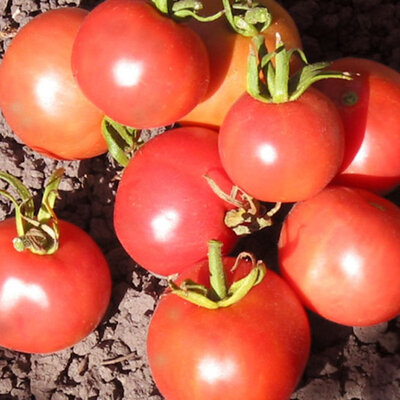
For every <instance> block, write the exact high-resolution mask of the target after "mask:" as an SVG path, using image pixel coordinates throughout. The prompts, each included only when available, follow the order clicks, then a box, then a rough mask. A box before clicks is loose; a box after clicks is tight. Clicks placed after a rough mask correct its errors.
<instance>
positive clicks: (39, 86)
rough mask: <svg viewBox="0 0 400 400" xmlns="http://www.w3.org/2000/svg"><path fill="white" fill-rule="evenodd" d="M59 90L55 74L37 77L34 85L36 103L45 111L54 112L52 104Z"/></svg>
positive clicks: (55, 101) (55, 100)
mask: <svg viewBox="0 0 400 400" xmlns="http://www.w3.org/2000/svg"><path fill="white" fill-rule="evenodd" d="M59 92H60V82H59V81H58V79H57V77H56V76H51V75H46V76H42V77H40V78H39V80H38V81H37V82H36V85H35V96H36V98H37V99H38V104H39V105H40V107H41V108H42V109H43V110H44V111H46V112H47V113H50V114H51V113H52V112H54V105H55V104H56V103H57V98H58V95H59Z"/></svg>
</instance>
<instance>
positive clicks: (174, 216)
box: [151, 210, 180, 242]
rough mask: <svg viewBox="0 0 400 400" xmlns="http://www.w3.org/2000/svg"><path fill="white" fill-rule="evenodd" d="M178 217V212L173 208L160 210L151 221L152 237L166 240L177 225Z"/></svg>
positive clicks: (161, 240) (162, 240)
mask: <svg viewBox="0 0 400 400" xmlns="http://www.w3.org/2000/svg"><path fill="white" fill-rule="evenodd" d="M179 219H180V218H179V214H178V213H177V212H176V211H175V210H162V211H161V213H160V214H158V215H157V216H156V217H155V218H153V220H152V221H151V227H152V228H153V233H154V237H155V238H156V239H157V240H158V241H160V242H166V241H168V240H169V239H170V237H171V235H172V234H173V232H174V230H175V228H176V227H177V226H178V224H179Z"/></svg>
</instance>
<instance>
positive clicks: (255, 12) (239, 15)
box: [222, 0, 272, 37]
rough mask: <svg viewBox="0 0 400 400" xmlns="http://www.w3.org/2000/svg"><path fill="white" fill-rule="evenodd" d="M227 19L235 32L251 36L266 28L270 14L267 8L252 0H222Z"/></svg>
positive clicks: (269, 20)
mask: <svg viewBox="0 0 400 400" xmlns="http://www.w3.org/2000/svg"><path fill="white" fill-rule="evenodd" d="M222 5H223V7H224V13H225V17H226V19H227V21H228V22H229V24H230V25H231V27H232V28H233V30H234V31H235V32H236V33H239V34H240V35H242V36H246V37H252V36H255V35H258V34H259V33H261V32H263V31H265V30H266V29H268V27H269V26H270V25H271V22H272V15H271V13H270V12H269V11H268V9H267V8H266V7H265V6H263V5H261V4H260V3H257V2H255V1H252V0H234V1H233V3H232V4H231V2H230V0H222Z"/></svg>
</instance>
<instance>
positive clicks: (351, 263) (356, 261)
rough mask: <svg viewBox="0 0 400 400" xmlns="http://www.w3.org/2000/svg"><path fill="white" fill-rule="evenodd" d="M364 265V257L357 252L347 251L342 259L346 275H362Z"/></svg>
mask: <svg viewBox="0 0 400 400" xmlns="http://www.w3.org/2000/svg"><path fill="white" fill-rule="evenodd" d="M362 265H363V261H362V258H361V257H360V256H359V255H358V254H355V253H353V252H351V251H348V252H347V253H345V254H344V255H343V257H342V259H341V267H342V269H343V271H344V272H345V273H346V275H348V276H351V277H353V278H357V277H359V276H360V271H361V268H362ZM361 275H362V274H361Z"/></svg>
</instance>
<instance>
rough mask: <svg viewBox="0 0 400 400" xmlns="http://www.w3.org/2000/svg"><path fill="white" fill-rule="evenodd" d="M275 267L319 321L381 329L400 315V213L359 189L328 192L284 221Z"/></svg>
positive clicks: (336, 189) (301, 207) (320, 194)
mask: <svg viewBox="0 0 400 400" xmlns="http://www.w3.org/2000/svg"><path fill="white" fill-rule="evenodd" d="M279 263H280V269H281V272H282V274H283V276H284V277H285V278H286V279H287V280H288V282H290V284H291V285H292V287H293V288H294V289H295V290H296V292H297V293H298V294H299V296H300V298H301V299H302V300H303V302H304V304H305V305H306V306H307V307H309V308H310V309H311V310H313V311H315V312H317V313H318V314H320V315H322V316H323V317H325V318H327V319H329V320H332V321H334V322H336V323H340V324H344V325H350V326H360V325H374V324H378V323H381V322H384V321H388V320H389V319H391V318H394V317H395V316H396V315H398V314H399V313H400V209H399V208H398V207H397V206H396V205H394V204H393V203H391V202H390V201H388V200H386V199H384V198H382V197H380V196H378V195H376V194H374V193H371V192H368V191H365V190H362V189H355V188H347V187H342V186H336V187H335V186H332V187H328V188H326V189H325V190H323V191H322V192H320V193H319V194H318V195H317V196H315V197H313V198H311V199H309V200H306V201H304V202H300V203H297V204H296V205H295V206H294V208H293V209H292V210H291V212H290V213H289V215H288V216H287V218H286V220H285V221H284V224H283V228H282V232H281V236H280V240H279Z"/></svg>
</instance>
